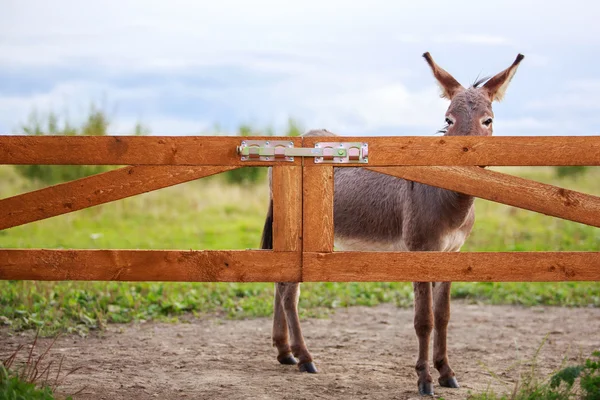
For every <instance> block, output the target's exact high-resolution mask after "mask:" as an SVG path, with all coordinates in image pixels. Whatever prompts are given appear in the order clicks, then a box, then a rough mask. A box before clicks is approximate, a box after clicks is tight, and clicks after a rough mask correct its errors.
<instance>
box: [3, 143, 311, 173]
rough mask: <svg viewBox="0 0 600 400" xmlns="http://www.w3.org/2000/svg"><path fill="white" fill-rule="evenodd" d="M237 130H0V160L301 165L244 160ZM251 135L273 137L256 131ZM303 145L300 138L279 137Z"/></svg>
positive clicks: (9, 161)
mask: <svg viewBox="0 0 600 400" xmlns="http://www.w3.org/2000/svg"><path fill="white" fill-rule="evenodd" d="M244 139H250V138H246V137H244V138H242V137H239V136H0V164H48V165H50V164H65V165H86V164H89V165H227V166H233V165H239V166H251V165H260V166H269V165H301V164H302V159H301V157H296V159H295V160H294V161H293V162H287V161H283V162H245V161H241V160H240V156H239V155H238V154H237V152H236V146H238V145H240V143H241V142H242V140H244ZM251 139H255V140H276V139H277V138H274V137H270V136H263V137H261V136H256V137H252V138H251ZM278 139H281V140H287V141H292V142H294V146H296V147H300V146H301V145H302V138H300V137H296V138H290V137H284V138H278Z"/></svg>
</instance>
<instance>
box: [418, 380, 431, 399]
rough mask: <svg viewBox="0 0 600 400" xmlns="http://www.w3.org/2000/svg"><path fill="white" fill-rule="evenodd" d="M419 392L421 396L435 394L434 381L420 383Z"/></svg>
mask: <svg viewBox="0 0 600 400" xmlns="http://www.w3.org/2000/svg"><path fill="white" fill-rule="evenodd" d="M419 394H420V395H421V396H433V383H431V382H421V383H419Z"/></svg>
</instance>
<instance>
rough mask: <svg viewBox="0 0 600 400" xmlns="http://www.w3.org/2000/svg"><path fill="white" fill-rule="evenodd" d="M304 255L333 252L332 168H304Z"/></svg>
mask: <svg viewBox="0 0 600 400" xmlns="http://www.w3.org/2000/svg"><path fill="white" fill-rule="evenodd" d="M303 174H304V183H303V188H302V189H303V192H304V200H303V202H304V204H303V210H304V212H303V218H304V229H303V231H304V234H303V235H302V237H303V241H304V244H303V251H316V252H330V251H333V167H332V166H320V167H310V168H304V170H303Z"/></svg>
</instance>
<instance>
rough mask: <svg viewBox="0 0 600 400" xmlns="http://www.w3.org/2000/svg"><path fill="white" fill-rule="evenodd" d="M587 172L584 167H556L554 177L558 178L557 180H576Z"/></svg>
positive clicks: (586, 168)
mask: <svg viewBox="0 0 600 400" xmlns="http://www.w3.org/2000/svg"><path fill="white" fill-rule="evenodd" d="M587 170H588V167H586V166H585V165H575V166H572V167H565V166H561V167H556V169H555V171H556V176H558V177H559V178H566V177H572V178H577V177H579V176H581V175H584V174H585V173H586V172H587Z"/></svg>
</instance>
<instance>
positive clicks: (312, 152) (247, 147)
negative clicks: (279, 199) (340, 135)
mask: <svg viewBox="0 0 600 400" xmlns="http://www.w3.org/2000/svg"><path fill="white" fill-rule="evenodd" d="M237 153H238V154H239V155H240V156H241V158H240V159H241V160H242V161H294V157H314V159H315V164H320V163H329V164H345V163H359V164H367V163H368V162H369V145H368V143H362V142H319V143H316V144H315V147H314V148H309V147H294V142H290V141H285V140H244V141H242V143H241V145H240V146H237Z"/></svg>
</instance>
